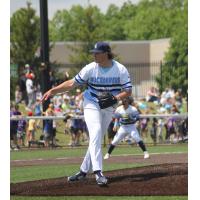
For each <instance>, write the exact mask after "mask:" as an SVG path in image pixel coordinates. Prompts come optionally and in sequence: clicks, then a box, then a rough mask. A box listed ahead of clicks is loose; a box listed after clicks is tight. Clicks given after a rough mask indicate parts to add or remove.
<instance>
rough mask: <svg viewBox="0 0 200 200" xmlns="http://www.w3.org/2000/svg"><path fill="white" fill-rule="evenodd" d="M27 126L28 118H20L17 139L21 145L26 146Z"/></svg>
mask: <svg viewBox="0 0 200 200" xmlns="http://www.w3.org/2000/svg"><path fill="white" fill-rule="evenodd" d="M26 128H27V122H26V120H25V119H21V120H19V121H18V126H17V140H18V145H20V146H25V137H26Z"/></svg>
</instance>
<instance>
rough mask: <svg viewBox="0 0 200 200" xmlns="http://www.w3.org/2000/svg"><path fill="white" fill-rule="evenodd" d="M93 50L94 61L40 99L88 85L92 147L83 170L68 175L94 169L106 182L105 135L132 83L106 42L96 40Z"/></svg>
mask: <svg viewBox="0 0 200 200" xmlns="http://www.w3.org/2000/svg"><path fill="white" fill-rule="evenodd" d="M90 52H91V53H93V55H94V62H91V63H90V64H88V65H86V66H85V67H83V68H82V70H81V71H80V72H79V73H78V74H77V75H76V76H75V77H74V78H73V79H71V80H68V81H65V82H63V83H61V84H60V85H58V86H56V87H54V88H52V89H50V90H49V91H47V92H46V93H45V94H44V95H43V97H42V99H41V100H42V101H44V100H47V99H48V98H49V97H51V96H53V95H55V94H57V93H62V92H66V91H68V90H70V89H72V88H74V87H75V86H80V85H87V89H86V90H85V91H84V94H83V97H84V102H83V108H84V119H85V122H86V124H87V128H88V131H89V147H88V150H87V152H86V155H85V157H84V160H83V162H82V164H81V166H80V171H79V172H78V173H77V174H75V175H74V176H70V177H68V181H69V182H71V181H78V180H82V179H84V178H85V177H86V175H87V173H89V172H91V171H93V172H94V174H95V177H96V182H97V184H98V185H100V186H103V185H106V184H107V182H108V180H107V178H106V177H105V176H104V175H103V173H102V171H103V167H102V160H103V156H102V149H101V143H102V138H103V136H104V133H106V131H107V128H108V125H109V123H110V122H111V120H112V115H113V112H114V108H115V106H116V105H117V101H119V100H122V99H123V98H125V97H128V96H130V95H131V93H132V84H131V81H130V76H129V73H128V71H127V69H126V68H125V66H123V65H122V64H120V63H119V62H117V61H115V60H114V59H113V58H114V56H113V53H112V52H111V48H110V46H109V44H108V43H107V42H97V43H96V44H95V46H94V49H93V50H91V51H90Z"/></svg>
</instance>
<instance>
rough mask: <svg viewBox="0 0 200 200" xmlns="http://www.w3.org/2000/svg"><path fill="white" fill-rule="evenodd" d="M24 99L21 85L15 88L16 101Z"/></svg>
mask: <svg viewBox="0 0 200 200" xmlns="http://www.w3.org/2000/svg"><path fill="white" fill-rule="evenodd" d="M21 101H22V92H21V90H20V87H19V85H17V86H16V88H15V103H16V104H18V103H20V102H21Z"/></svg>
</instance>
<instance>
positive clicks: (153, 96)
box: [146, 86, 159, 102]
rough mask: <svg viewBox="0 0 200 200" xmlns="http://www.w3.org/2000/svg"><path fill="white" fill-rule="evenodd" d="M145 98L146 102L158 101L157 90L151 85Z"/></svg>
mask: <svg viewBox="0 0 200 200" xmlns="http://www.w3.org/2000/svg"><path fill="white" fill-rule="evenodd" d="M146 100H147V101H148V102H154V101H158V100H159V98H158V90H157V89H156V88H155V87H153V86H152V87H151V88H150V89H149V91H148V92H147V97H146Z"/></svg>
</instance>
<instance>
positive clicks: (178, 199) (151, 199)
mask: <svg viewBox="0 0 200 200" xmlns="http://www.w3.org/2000/svg"><path fill="white" fill-rule="evenodd" d="M49 199H50V200H187V199H188V197H186V196H135V197H123V196H120V197H117V196H109V197H107V196H98V197H96V196H76V197H69V196H63V197H16V196H15V197H14V196H12V197H11V200H49Z"/></svg>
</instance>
